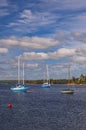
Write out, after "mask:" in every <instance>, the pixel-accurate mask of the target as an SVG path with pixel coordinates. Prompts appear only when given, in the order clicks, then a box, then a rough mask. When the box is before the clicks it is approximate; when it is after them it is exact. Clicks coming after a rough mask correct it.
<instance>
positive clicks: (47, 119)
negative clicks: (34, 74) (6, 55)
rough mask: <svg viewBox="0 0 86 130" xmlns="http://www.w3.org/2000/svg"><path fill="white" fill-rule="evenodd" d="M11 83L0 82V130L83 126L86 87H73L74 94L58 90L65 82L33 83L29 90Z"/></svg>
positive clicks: (67, 129)
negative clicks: (13, 88)
mask: <svg viewBox="0 0 86 130" xmlns="http://www.w3.org/2000/svg"><path fill="white" fill-rule="evenodd" d="M10 87H11V85H0V130H86V87H73V89H74V90H75V91H76V93H75V94H74V95H62V94H61V93H60V92H61V90H63V89H64V88H66V86H65V85H53V86H52V88H50V89H43V88H41V87H40V85H33V86H32V87H31V89H33V92H32V93H28V92H27V93H13V92H11V91H10ZM10 102H11V103H12V104H13V107H12V108H11V109H10V108H8V106H7V105H8V103H10Z"/></svg>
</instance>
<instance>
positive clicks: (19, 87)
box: [11, 57, 29, 92]
mask: <svg viewBox="0 0 86 130" xmlns="http://www.w3.org/2000/svg"><path fill="white" fill-rule="evenodd" d="M28 89H29V88H28V87H25V85H24V63H23V84H20V57H18V84H17V85H16V87H14V88H11V91H13V92H26V91H27V90H28Z"/></svg>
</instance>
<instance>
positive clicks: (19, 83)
mask: <svg viewBox="0 0 86 130" xmlns="http://www.w3.org/2000/svg"><path fill="white" fill-rule="evenodd" d="M18 84H20V57H18Z"/></svg>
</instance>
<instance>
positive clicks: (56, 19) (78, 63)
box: [0, 0, 86, 80]
mask: <svg viewBox="0 0 86 130" xmlns="http://www.w3.org/2000/svg"><path fill="white" fill-rule="evenodd" d="M18 57H20V68H21V69H20V77H21V80H22V64H23V63H24V65H25V69H24V71H25V79H28V80H30V79H43V78H44V79H46V65H48V70H49V77H50V78H53V79H59V78H67V77H68V65H70V76H71V78H72V77H73V76H75V77H79V76H80V75H81V74H84V75H86V0H0V80H11V79H17V77H18V72H17V71H18Z"/></svg>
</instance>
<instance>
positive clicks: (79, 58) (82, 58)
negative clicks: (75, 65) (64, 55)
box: [72, 56, 86, 63]
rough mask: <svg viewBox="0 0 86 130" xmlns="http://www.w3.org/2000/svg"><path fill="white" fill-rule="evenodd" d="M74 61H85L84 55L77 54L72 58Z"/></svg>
mask: <svg viewBox="0 0 86 130" xmlns="http://www.w3.org/2000/svg"><path fill="white" fill-rule="evenodd" d="M72 60H73V61H74V62H79V63H84V62H86V57H82V56H77V57H74V58H73V59H72Z"/></svg>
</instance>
